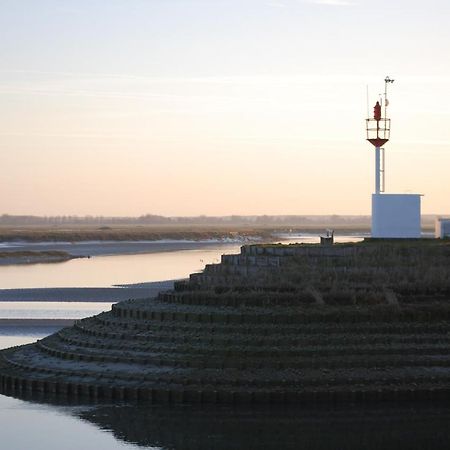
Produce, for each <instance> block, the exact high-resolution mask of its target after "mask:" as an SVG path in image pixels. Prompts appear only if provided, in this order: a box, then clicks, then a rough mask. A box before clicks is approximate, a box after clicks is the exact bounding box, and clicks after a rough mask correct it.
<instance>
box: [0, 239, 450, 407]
mask: <svg viewBox="0 0 450 450" xmlns="http://www.w3.org/2000/svg"><path fill="white" fill-rule="evenodd" d="M449 262H450V251H449V247H448V245H447V244H446V243H441V242H436V243H434V242H431V243H429V242H422V241H418V242H414V243H413V242H410V243H395V242H394V243H393V242H384V243H378V244H377V243H363V244H346V245H337V246H333V247H320V246H318V245H315V246H308V245H298V246H295V245H294V246H281V245H272V246H270V245H269V246H261V245H254V246H244V247H243V248H242V250H241V253H240V254H239V255H230V256H224V257H223V258H222V261H221V263H220V264H215V265H208V266H207V267H206V268H205V270H204V271H203V272H202V273H199V274H193V275H191V277H190V279H189V280H187V281H183V282H177V283H176V284H175V287H174V289H173V290H169V291H165V292H162V293H160V294H159V295H158V296H157V297H156V298H152V299H138V300H128V301H125V302H121V303H118V304H116V305H114V306H113V307H112V310H111V311H109V312H106V313H102V314H99V315H97V316H94V317H91V318H87V319H83V320H80V321H77V322H76V323H75V325H74V326H73V327H68V328H65V329H63V330H61V331H59V332H58V333H55V334H54V335H51V336H49V337H47V338H45V339H42V340H41V341H38V342H37V343H35V344H30V345H25V346H21V347H16V348H12V349H7V350H4V351H2V352H0V390H1V392H3V393H6V394H8V393H11V394H14V395H20V394H21V393H22V394H25V393H43V394H48V395H59V396H68V397H76V398H78V397H80V398H81V397H83V398H91V399H95V400H97V399H107V400H115V399H117V400H142V401H147V402H148V401H149V402H155V403H212V404H215V403H219V404H222V403H224V404H234V403H236V404H240V403H254V404H259V403H295V404H302V403H304V404H306V403H318V402H337V403H340V402H366V401H367V402H371V401H381V400H395V401H402V400H419V399H420V400H434V399H446V398H450V345H449V344H450V337H449V336H450V334H449V332H450V302H449V300H450V286H449V284H450V281H449V280H450V277H449V276H448V275H449V273H448V272H449V270H450V269H449V267H450V264H448V263H449ZM418 274H420V275H421V276H418Z"/></svg>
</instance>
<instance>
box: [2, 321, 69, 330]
mask: <svg viewBox="0 0 450 450" xmlns="http://www.w3.org/2000/svg"><path fill="white" fill-rule="evenodd" d="M76 320H77V319H0V330H1V329H2V328H63V327H70V326H72V325H73V324H74V323H75V322H76Z"/></svg>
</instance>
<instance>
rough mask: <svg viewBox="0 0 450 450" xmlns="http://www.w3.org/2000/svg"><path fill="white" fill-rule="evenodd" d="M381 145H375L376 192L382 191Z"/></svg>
mask: <svg viewBox="0 0 450 450" xmlns="http://www.w3.org/2000/svg"><path fill="white" fill-rule="evenodd" d="M380 175H381V165H380V147H375V194H379V193H380Z"/></svg>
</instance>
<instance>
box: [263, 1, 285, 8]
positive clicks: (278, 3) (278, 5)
mask: <svg viewBox="0 0 450 450" xmlns="http://www.w3.org/2000/svg"><path fill="white" fill-rule="evenodd" d="M266 5H267V6H270V7H271V8H286V6H287V4H286V2H283V1H281V0H271V1H268V2H266Z"/></svg>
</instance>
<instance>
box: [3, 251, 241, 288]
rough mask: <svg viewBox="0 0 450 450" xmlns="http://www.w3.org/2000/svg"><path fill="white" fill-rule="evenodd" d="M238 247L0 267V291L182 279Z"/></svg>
mask: <svg viewBox="0 0 450 450" xmlns="http://www.w3.org/2000/svg"><path fill="white" fill-rule="evenodd" d="M239 250H240V245H236V244H233V245H221V246H213V247H211V248H207V249H205V248H203V249H198V250H179V251H168V252H158V253H149V254H138V255H113V256H94V257H92V258H83V259H72V260H70V261H66V262H62V263H51V264H50V263H48V264H30V265H23V264H22V265H12V266H0V289H18V288H52V287H110V286H114V285H120V284H133V283H140V282H148V281H161V280H173V279H177V278H185V277H187V276H188V275H189V274H190V273H193V272H197V271H200V270H202V269H203V267H204V266H205V264H211V263H215V262H216V263H217V262H219V261H220V256H221V255H222V254H224V253H239Z"/></svg>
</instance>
